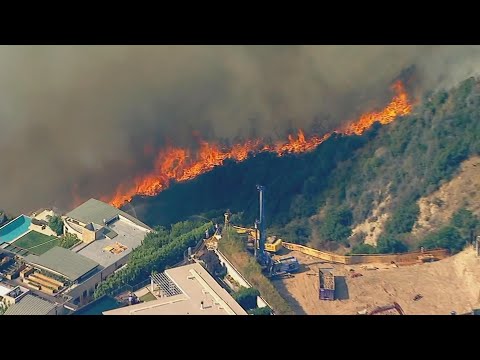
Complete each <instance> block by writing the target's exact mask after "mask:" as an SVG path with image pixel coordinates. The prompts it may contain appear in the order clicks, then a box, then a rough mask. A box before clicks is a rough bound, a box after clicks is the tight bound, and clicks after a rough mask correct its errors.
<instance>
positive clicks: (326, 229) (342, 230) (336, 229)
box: [320, 207, 352, 242]
mask: <svg viewBox="0 0 480 360" xmlns="http://www.w3.org/2000/svg"><path fill="white" fill-rule="evenodd" d="M351 224H352V212H351V211H350V210H349V209H347V208H345V207H342V208H338V209H329V210H327V214H326V216H325V218H324V220H323V222H322V224H321V226H320V235H321V236H322V237H323V238H324V239H325V240H333V241H338V242H340V241H345V240H346V239H347V238H348V237H349V236H350V235H351V234H352V229H351Z"/></svg>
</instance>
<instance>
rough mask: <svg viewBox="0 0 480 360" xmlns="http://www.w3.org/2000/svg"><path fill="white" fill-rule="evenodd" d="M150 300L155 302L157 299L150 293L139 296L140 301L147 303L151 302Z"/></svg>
mask: <svg viewBox="0 0 480 360" xmlns="http://www.w3.org/2000/svg"><path fill="white" fill-rule="evenodd" d="M152 300H157V298H156V297H155V295H153V294H152V293H151V292H150V291H149V292H148V293H146V294H145V295H143V296H140V301H145V302H147V301H152Z"/></svg>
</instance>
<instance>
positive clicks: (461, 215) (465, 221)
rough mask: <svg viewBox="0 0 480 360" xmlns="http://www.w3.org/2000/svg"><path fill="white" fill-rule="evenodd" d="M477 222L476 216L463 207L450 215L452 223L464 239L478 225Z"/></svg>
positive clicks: (468, 236)
mask: <svg viewBox="0 0 480 360" xmlns="http://www.w3.org/2000/svg"><path fill="white" fill-rule="evenodd" d="M479 224H480V222H479V220H478V217H477V216H476V215H475V214H473V213H472V212H471V211H470V210H467V209H465V208H461V209H460V210H458V211H457V212H456V213H454V214H453V216H452V225H453V226H455V227H456V228H457V229H458V230H459V232H460V234H461V236H462V237H463V238H465V239H466V240H468V239H469V238H470V236H471V233H472V232H474V231H475V230H476V229H477V228H478V227H479Z"/></svg>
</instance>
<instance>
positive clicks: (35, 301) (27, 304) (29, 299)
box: [4, 294, 56, 315]
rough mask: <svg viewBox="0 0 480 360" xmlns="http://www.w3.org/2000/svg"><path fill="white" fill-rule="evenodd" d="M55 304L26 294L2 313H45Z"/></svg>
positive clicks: (53, 307)
mask: <svg viewBox="0 0 480 360" xmlns="http://www.w3.org/2000/svg"><path fill="white" fill-rule="evenodd" d="M55 306H56V305H55V304H52V303H51V302H48V301H46V300H43V299H40V298H39V297H36V296H33V295H30V294H27V295H25V297H23V298H22V300H20V301H19V302H18V303H16V304H13V305H11V306H10V307H9V308H8V309H7V311H5V314H4V315H47V314H48V313H49V312H50V311H52V310H53V309H55Z"/></svg>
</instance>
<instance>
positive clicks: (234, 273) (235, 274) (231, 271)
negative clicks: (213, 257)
mask: <svg viewBox="0 0 480 360" xmlns="http://www.w3.org/2000/svg"><path fill="white" fill-rule="evenodd" d="M214 251H215V253H216V254H217V255H218V258H219V259H220V263H221V264H222V265H224V266H225V267H226V268H227V274H228V275H230V276H231V277H232V278H233V279H234V280H235V281H236V282H238V283H239V284H240V285H241V286H244V287H246V288H251V287H253V286H252V285H251V284H250V283H249V282H248V280H247V279H245V278H244V277H243V275H242V274H241V273H240V271H238V270H237V269H236V268H235V266H233V264H232V263H231V262H230V261H228V259H227V258H226V256H225V255H223V254H222V253H221V252H220V250H218V249H216V250H214ZM257 306H258V307H259V308H262V307H265V306H269V307H270V309H273V308H272V307H271V306H270V305H269V304H268V303H267V302H266V301H265V300H264V299H263V298H262V297H260V296H257Z"/></svg>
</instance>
